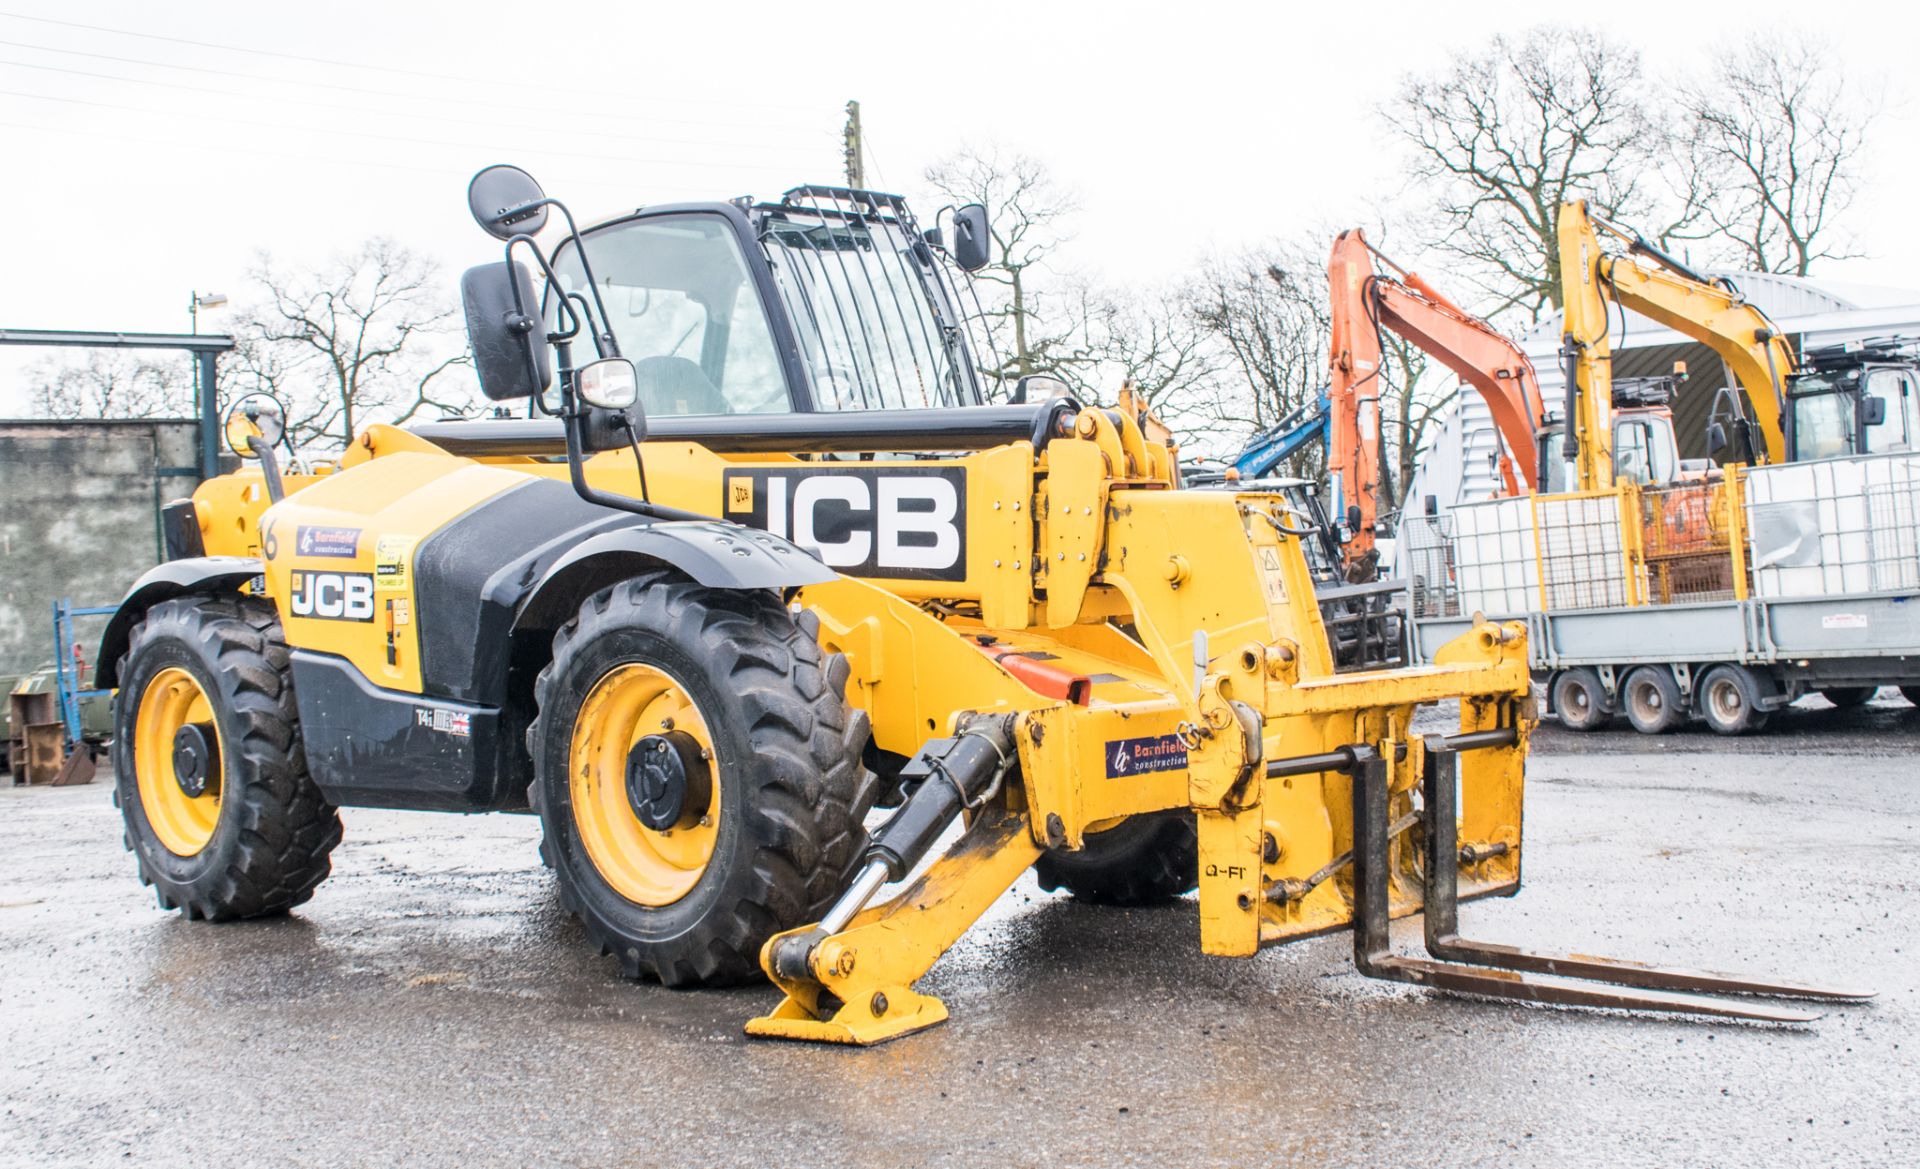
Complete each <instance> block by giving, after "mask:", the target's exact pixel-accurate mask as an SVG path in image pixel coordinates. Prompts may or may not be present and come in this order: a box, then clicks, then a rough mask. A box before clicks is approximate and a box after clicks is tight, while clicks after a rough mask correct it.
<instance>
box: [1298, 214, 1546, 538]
mask: <svg viewBox="0 0 1920 1169" xmlns="http://www.w3.org/2000/svg"><path fill="white" fill-rule="evenodd" d="M1376 258H1378V259H1379V260H1380V261H1381V263H1383V264H1385V265H1386V266H1387V267H1388V268H1390V269H1392V270H1393V273H1394V274H1393V275H1383V274H1381V273H1380V272H1378V271H1377V270H1376V267H1375V264H1374V261H1375V259H1376ZM1327 284H1328V288H1329V290H1330V292H1331V294H1332V298H1333V305H1332V325H1333V329H1332V332H1333V345H1332V359H1331V362H1330V377H1329V388H1328V397H1329V399H1330V404H1331V410H1332V425H1331V437H1330V439H1329V441H1330V444H1331V450H1330V452H1329V455H1328V466H1329V469H1330V470H1331V471H1332V472H1333V473H1334V474H1337V475H1339V476H1340V480H1339V483H1340V485H1341V487H1342V489H1343V491H1342V492H1336V494H1341V495H1342V498H1344V499H1346V500H1347V501H1348V502H1350V503H1352V504H1354V505H1356V506H1358V507H1359V508H1360V512H1361V522H1360V523H1359V524H1358V525H1355V531H1354V539H1353V541H1352V543H1351V544H1349V546H1348V553H1347V555H1348V558H1349V560H1351V559H1353V558H1355V557H1358V556H1361V555H1364V554H1365V553H1366V552H1367V551H1369V550H1370V549H1371V548H1372V546H1373V541H1374V524H1375V518H1376V516H1377V515H1378V512H1379V502H1380V501H1379V498H1378V496H1379V491H1380V441H1379V436H1380V378H1379V372H1380V364H1381V358H1382V353H1381V338H1382V335H1383V330H1387V329H1391V330H1392V331H1393V332H1395V333H1397V334H1399V335H1400V336H1402V337H1405V338H1406V339H1407V340H1408V341H1411V342H1412V343H1413V344H1414V345H1416V346H1418V347H1419V348H1420V349H1421V350H1422V351H1423V352H1425V353H1427V354H1429V355H1431V356H1432V357H1434V358H1435V359H1436V360H1438V361H1439V362H1440V363H1441V364H1442V365H1444V366H1446V367H1447V368H1448V369H1450V370H1452V371H1453V372H1454V373H1455V374H1457V375H1458V376H1459V377H1460V379H1461V380H1462V381H1464V382H1466V383H1467V384H1468V385H1470V386H1472V387H1473V388H1474V389H1476V390H1478V391H1479V392H1480V396H1481V397H1482V398H1484V399H1485V400H1486V403H1487V406H1488V408H1489V409H1490V410H1491V411H1492V413H1493V422H1494V425H1495V426H1496V427H1497V428H1498V429H1499V431H1500V438H1501V440H1502V443H1503V445H1504V447H1505V450H1504V451H1503V452H1502V454H1501V464H1500V467H1501V477H1502V479H1503V480H1504V481H1505V484H1506V489H1507V491H1508V493H1509V494H1516V495H1517V494H1519V493H1520V492H1521V491H1522V490H1529V491H1530V490H1533V489H1535V488H1537V487H1538V486H1539V482H1540V471H1539V448H1538V442H1537V437H1538V434H1539V431H1540V424H1541V420H1542V417H1543V416H1544V414H1545V406H1544V403H1543V399H1542V398H1541V395H1540V379H1539V377H1538V376H1537V375H1536V374H1535V373H1534V369H1533V362H1532V361H1530V360H1528V358H1527V355H1526V354H1525V353H1524V352H1522V351H1521V349H1520V347H1519V346H1518V345H1516V344H1514V343H1513V342H1512V341H1510V340H1508V339H1507V338H1506V337H1505V336H1503V335H1501V334H1500V333H1499V332H1498V331H1497V330H1495V329H1494V327H1493V326H1492V325H1489V324H1487V322H1485V321H1483V320H1481V319H1480V318H1478V317H1476V316H1474V315H1473V314H1471V313H1469V312H1467V311H1466V310H1465V309H1463V308H1461V307H1460V306H1459V305H1457V304H1455V303H1454V302H1453V301H1451V300H1449V299H1448V298H1447V297H1446V296H1444V295H1442V294H1441V293H1440V292H1439V291H1438V290H1436V289H1435V288H1434V287H1433V286H1432V285H1430V284H1428V283H1427V282H1426V281H1425V280H1423V279H1421V278H1420V276H1419V275H1417V274H1415V273H1413V272H1409V271H1407V270H1406V269H1404V268H1401V267H1400V266H1399V265H1397V264H1395V263H1394V262H1393V261H1391V260H1389V259H1387V258H1386V257H1385V256H1384V255H1381V254H1380V252H1379V251H1377V250H1376V249H1375V248H1374V247H1373V245H1371V244H1369V243H1368V242H1367V240H1366V236H1365V235H1364V234H1363V233H1362V232H1361V230H1360V229H1359V228H1353V229H1351V230H1349V231H1343V232H1341V233H1340V236H1339V238H1338V239H1336V240H1335V241H1334V244H1333V255H1332V257H1331V258H1330V259H1329V260H1328V262H1327Z"/></svg>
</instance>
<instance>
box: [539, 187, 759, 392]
mask: <svg viewBox="0 0 1920 1169" xmlns="http://www.w3.org/2000/svg"><path fill="white" fill-rule="evenodd" d="M586 241H587V247H588V249H589V252H588V256H589V257H590V258H591V260H592V262H593V276H594V279H595V280H596V281H598V282H599V286H600V287H599V292H600V298H601V300H602V301H603V302H604V303H605V305H606V308H607V316H608V317H609V318H610V320H609V324H610V326H611V328H612V330H613V335H614V337H615V338H616V339H617V340H618V341H619V343H620V353H621V356H623V357H627V358H629V359H631V360H632V361H633V363H634V367H635V369H636V370H638V372H639V375H640V404H641V405H642V406H644V407H645V408H646V411H647V413H648V414H649V415H652V416H659V415H663V414H743V413H753V412H761V411H783V410H787V409H790V408H791V407H790V405H789V398H788V395H787V386H786V380H785V377H784V375H783V374H782V372H781V367H780V361H779V357H778V351H777V350H776V349H775V348H774V344H773V331H772V329H771V328H770V327H769V326H768V324H767V317H766V310H765V309H764V308H763V307H762V306H761V304H760V297H759V295H758V293H757V291H756V289H755V288H754V284H753V281H752V279H751V277H750V276H749V273H748V269H747V265H746V261H745V260H744V258H743V257H742V255H741V251H740V244H739V241H738V239H737V237H736V236H735V235H734V232H733V228H732V226H731V225H730V224H729V223H728V222H727V221H726V219H724V218H723V217H721V216H719V215H713V214H685V215H658V216H648V217H645V218H641V219H630V220H627V221H625V222H622V223H616V224H612V225H610V226H607V227H603V228H599V229H597V230H595V231H593V232H591V233H589V234H588V235H587V237H586ZM553 266H554V271H555V273H556V274H558V276H559V277H560V283H561V287H562V289H563V290H564V291H566V292H578V293H581V294H583V295H584V294H585V293H586V281H585V278H584V277H583V275H582V274H581V268H580V257H579V256H578V254H576V252H575V249H573V248H571V247H565V248H563V249H562V250H561V252H560V254H559V255H558V256H556V257H555V258H554V265H553ZM549 311H550V313H551V312H552V311H553V310H552V309H551V306H550V308H549Z"/></svg>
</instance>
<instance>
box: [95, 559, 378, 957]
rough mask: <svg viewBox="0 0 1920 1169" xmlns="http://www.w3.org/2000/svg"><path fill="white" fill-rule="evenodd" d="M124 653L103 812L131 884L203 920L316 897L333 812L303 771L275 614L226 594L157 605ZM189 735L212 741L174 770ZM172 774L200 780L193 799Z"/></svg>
mask: <svg viewBox="0 0 1920 1169" xmlns="http://www.w3.org/2000/svg"><path fill="white" fill-rule="evenodd" d="M128 646H129V648H128V650H127V656H126V657H125V658H123V659H122V660H121V665H120V675H119V676H120V689H119V691H118V693H117V694H116V695H115V698H114V721H113V728H114V734H113V747H112V757H113V770H114V803H116V804H117V805H119V807H120V815H121V817H122V818H123V819H124V820H125V822H126V845H127V848H128V849H130V850H131V851H132V852H133V854H134V857H135V859H136V861H137V862H138V863H139V868H140V879H141V880H142V881H143V882H145V883H147V884H149V885H152V886H153V888H154V893H155V895H156V896H157V897H158V899H159V902H160V906H161V907H162V908H163V909H179V910H181V911H182V912H183V913H185V914H186V916H187V917H188V918H189V919H195V918H198V919H202V920H206V921H229V920H233V919H236V918H247V917H264V916H267V915H269V914H276V913H284V912H286V911H287V910H288V909H291V908H293V907H294V906H296V905H298V904H300V903H301V902H303V901H305V900H307V898H309V897H311V896H313V890H314V886H316V885H318V884H319V883H320V882H321V881H323V880H325V879H326V877H327V873H328V872H329V869H330V865H329V862H328V859H327V857H328V854H329V853H331V852H332V851H333V848H334V846H335V845H337V844H339V843H340V816H339V814H338V813H337V812H336V811H335V810H334V807H333V805H332V804H330V803H328V802H327V800H326V798H325V797H324V796H322V795H321V794H320V789H319V787H318V786H316V785H315V784H314V782H313V778H312V777H311V776H309V775H308V774H307V757H306V751H305V748H304V747H303V746H302V745H301V741H300V720H299V711H298V708H297V707H296V706H295V704H294V697H293V672H292V665H291V662H290V660H289V658H288V655H287V647H286V644H285V642H284V641H283V640H282V637H281V632H280V619H279V617H278V615H276V614H275V612H274V610H273V607H272V606H271V605H268V604H266V603H265V602H263V601H260V600H255V599H251V598H246V597H240V596H237V595H236V596H230V597H185V598H181V599H178V600H172V601H163V602H161V603H160V604H158V605H155V606H154V607H153V608H152V609H150V610H148V612H147V614H146V616H145V617H144V618H142V620H141V622H140V623H139V624H138V625H136V626H135V627H134V630H133V634H132V637H131V639H130V641H129V643H128ZM188 727H194V728H199V732H200V733H199V739H200V741H201V742H203V743H206V742H210V743H212V744H214V745H215V746H214V749H213V750H212V752H211V753H203V754H202V755H201V756H200V758H199V760H198V761H194V760H192V759H189V760H188V761H187V762H185V763H183V762H182V761H181V758H180V756H179V755H178V753H177V751H176V749H175V747H174V744H175V743H176V742H177V741H178V740H177V739H176V738H175V736H176V734H177V733H178V732H179V731H182V730H186V729H187V728H188ZM209 732H210V733H209ZM202 767H204V768H206V769H207V773H206V774H204V775H201V776H199V777H198V778H197V779H196V778H195V777H194V776H193V775H192V773H193V772H194V771H196V770H197V769H199V768H202ZM183 770H184V771H185V772H187V773H188V774H189V782H190V783H198V784H202V785H204V787H203V790H202V791H201V792H200V793H199V794H197V795H192V796H189V795H187V794H186V788H187V787H188V786H189V784H183V783H181V780H180V776H181V773H182V771H183Z"/></svg>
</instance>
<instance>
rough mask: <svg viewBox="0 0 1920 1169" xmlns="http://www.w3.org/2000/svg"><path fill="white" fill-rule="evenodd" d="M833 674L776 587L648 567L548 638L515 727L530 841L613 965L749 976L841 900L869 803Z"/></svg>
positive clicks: (836, 664)
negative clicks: (522, 748) (526, 757)
mask: <svg viewBox="0 0 1920 1169" xmlns="http://www.w3.org/2000/svg"><path fill="white" fill-rule="evenodd" d="M845 684H846V666H845V661H844V659H842V658H839V657H837V656H836V657H833V658H824V657H823V655H822V654H821V652H820V646H819V643H818V642H817V641H816V640H815V639H814V637H813V636H812V635H811V634H810V633H808V632H807V631H806V630H805V629H803V628H802V627H801V626H800V625H799V624H797V623H796V622H795V620H794V617H793V615H792V614H791V613H789V612H788V611H787V609H786V608H785V607H784V606H783V605H781V603H780V601H779V599H778V598H777V597H776V596H775V595H774V594H772V593H770V592H759V591H755V592H746V591H736V590H726V589H709V588H703V587H701V586H700V585H698V584H696V583H694V582H693V581H691V580H688V579H686V578H685V577H682V576H679V575H678V574H675V573H671V572H666V571H660V572H653V573H648V574H646V575H643V576H639V577H635V578H633V579H631V580H627V581H623V582H621V583H620V584H617V585H615V586H613V587H611V588H606V589H602V590H601V591H600V592H598V593H595V594H594V595H593V596H592V597H590V598H588V599H587V601H586V602H585V603H584V604H583V605H582V606H581V607H580V611H579V614H578V615H577V616H576V617H575V618H574V619H573V620H572V621H569V622H568V623H567V624H566V625H565V626H564V627H562V628H561V629H560V631H559V632H558V633H557V634H556V635H555V637H554V653H553V660H552V662H551V663H550V664H549V665H548V666H547V668H546V669H545V670H543V671H541V673H540V677H539V681H538V682H537V683H536V686H535V699H536V702H537V704H538V706H539V714H538V717H537V718H536V719H535V720H534V722H533V725H532V726H531V728H529V730H528V732H527V748H528V751H529V753H530V754H531V755H532V757H533V759H534V761H535V780H534V785H533V798H534V803H535V805H536V806H537V808H538V810H539V812H540V820H541V826H542V829H543V839H542V842H541V846H540V847H541V852H542V854H543V856H544V858H545V859H546V861H547V863H548V864H549V865H551V866H552V867H553V869H554V871H555V873H556V874H557V877H558V880H559V886H560V896H561V900H562V902H563V903H564V904H565V905H566V907H567V909H568V910H570V911H571V912H572V913H574V914H575V915H576V916H578V917H579V918H580V921H581V924H582V925H583V926H584V927H585V929H586V932H587V936H588V938H589V940H591V941H592V942H594V943H595V944H596V945H598V946H599V947H600V949H601V952H602V953H606V954H612V955H614V956H615V957H616V958H617V959H618V961H619V965H620V971H621V973H622V974H623V975H624V976H626V977H629V978H639V977H642V976H652V977H654V978H657V979H659V980H660V981H661V982H663V983H665V984H667V985H669V986H693V985H728V984H734V983H740V982H745V981H749V980H751V979H753V978H755V977H757V975H758V973H759V952H760V947H761V945H762V944H763V943H764V942H765V941H766V940H767V938H769V937H771V936H772V935H773V934H775V933H778V932H780V931H782V930H787V929H792V928H794V927H796V926H799V925H804V924H806V923H807V922H810V921H814V920H816V919H817V918H818V917H819V916H820V913H821V912H822V911H823V910H824V909H825V908H826V906H827V905H828V903H829V902H831V901H832V899H833V898H834V897H835V896H836V895H837V894H838V893H839V892H840V890H841V888H842V885H843V883H844V881H845V878H846V876H847V874H848V871H849V869H850V868H851V867H852V865H853V863H854V862H855V860H857V859H858V857H859V856H860V854H861V852H862V851H863V849H864V848H865V845H866V840H867V837H866V832H865V830H864V829H863V828H862V827H861V821H862V819H863V818H864V817H865V816H866V813H867V810H868V808H869V807H870V806H871V805H872V803H873V784H872V780H871V777H870V776H869V775H868V774H867V772H866V771H865V770H864V769H863V768H862V767H861V766H860V755H861V750H862V748H863V747H864V746H865V744H866V740H867V717H866V714H865V712H863V711H856V710H850V709H849V708H848V707H847V705H846V702H845V700H844V698H843V692H844V688H845ZM654 759H658V760H660V761H661V762H659V763H653V762H650V760H654Z"/></svg>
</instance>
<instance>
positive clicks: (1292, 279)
mask: <svg viewBox="0 0 1920 1169" xmlns="http://www.w3.org/2000/svg"><path fill="white" fill-rule="evenodd" d="M1185 298H1186V303H1187V311H1188V312H1189V313H1190V314H1191V315H1192V317H1193V319H1194V320H1195V321H1197V322H1198V323H1199V325H1200V326H1201V328H1202V329H1203V330H1204V331H1205V332H1206V335H1207V336H1208V338H1209V340H1210V342H1211V344H1213V345H1214V346H1216V347H1217V348H1218V351H1219V353H1220V355H1221V357H1220V362H1219V370H1218V372H1217V374H1216V376H1214V377H1212V378H1210V379H1208V382H1207V384H1206V385H1205V387H1204V389H1203V390H1202V392H1200V393H1199V394H1197V395H1196V397H1195V400H1194V402H1193V403H1192V406H1191V407H1190V408H1189V410H1188V413H1189V414H1190V416H1191V417H1193V418H1194V419H1195V420H1196V421H1199V422H1202V423H1204V424H1205V425H1207V426H1208V427H1209V428H1210V429H1213V430H1216V431H1217V430H1218V429H1219V428H1221V427H1225V428H1226V429H1228V430H1229V431H1232V432H1238V433H1239V434H1240V435H1241V436H1243V437H1244V436H1247V435H1250V434H1255V433H1258V432H1260V431H1263V430H1266V429H1269V428H1270V427H1272V426H1274V425H1275V424H1276V423H1278V422H1279V421H1281V420H1282V419H1283V418H1285V417H1286V416H1287V415H1288V414H1290V413H1292V412H1293V411H1294V410H1296V409H1298V408H1299V407H1300V406H1302V405H1304V404H1307V403H1309V402H1311V401H1312V400H1313V399H1314V398H1315V397H1316V396H1317V395H1318V394H1319V392H1320V387H1321V385H1323V384H1324V383H1325V381H1326V375H1327V345H1328V328H1329V322H1328V318H1327V279H1326V269H1325V267H1324V264H1323V262H1321V261H1319V260H1318V259H1316V258H1315V257H1314V256H1313V253H1312V251H1311V249H1310V248H1308V247H1307V246H1305V245H1276V246H1274V247H1272V248H1269V249H1267V250H1264V251H1253V252H1247V253H1244V254H1242V255H1239V256H1235V257H1232V258H1228V259H1224V260H1219V259H1217V260H1213V261H1210V262H1208V263H1207V264H1206V265H1204V266H1203V267H1202V269H1201V271H1200V273H1199V275H1198V276H1196V277H1195V278H1194V280H1193V282H1192V283H1191V284H1190V285H1189V286H1188V287H1187V290H1186V297H1185ZM1196 437H1201V436H1196ZM1295 461H1296V464H1297V465H1296V466H1295V467H1294V468H1293V470H1294V473H1296V474H1300V475H1304V476H1308V477H1312V476H1317V475H1318V474H1319V473H1320V472H1321V470H1322V469H1323V468H1324V465H1325V460H1324V458H1323V457H1322V452H1321V451H1320V450H1319V449H1318V448H1315V449H1314V450H1312V451H1309V452H1306V453H1305V454H1303V455H1302V456H1301V457H1300V458H1298V459H1296V460H1295Z"/></svg>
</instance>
